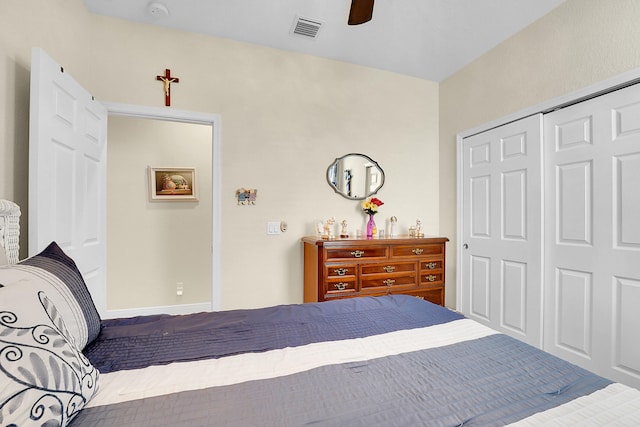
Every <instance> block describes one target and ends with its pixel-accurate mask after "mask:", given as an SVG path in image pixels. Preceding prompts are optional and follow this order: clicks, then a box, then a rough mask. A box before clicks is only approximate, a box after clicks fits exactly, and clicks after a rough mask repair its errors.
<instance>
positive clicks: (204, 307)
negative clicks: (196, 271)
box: [102, 302, 211, 319]
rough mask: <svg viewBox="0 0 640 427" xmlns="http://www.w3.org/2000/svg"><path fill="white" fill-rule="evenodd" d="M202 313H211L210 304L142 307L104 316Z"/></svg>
mask: <svg viewBox="0 0 640 427" xmlns="http://www.w3.org/2000/svg"><path fill="white" fill-rule="evenodd" d="M201 311H211V303H210V302H199V303H195V304H179V305H165V306H157V307H140V308H125V309H122V310H107V313H106V314H105V315H104V316H102V318H103V319H115V318H120V317H135V316H149V315H152V314H174V315H175V314H191V313H199V312H201Z"/></svg>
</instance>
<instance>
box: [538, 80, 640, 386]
mask: <svg viewBox="0 0 640 427" xmlns="http://www.w3.org/2000/svg"><path fill="white" fill-rule="evenodd" d="M544 127H545V141H546V142H547V144H546V146H545V153H546V154H545V163H546V172H545V175H546V176H545V183H546V184H545V194H546V195H547V196H546V198H545V199H546V200H547V205H546V209H545V211H546V213H545V217H546V221H547V227H546V232H545V234H546V248H545V264H546V268H545V271H546V273H545V274H546V277H545V313H544V316H545V343H544V349H545V350H547V351H549V352H551V353H553V354H556V355H558V356H560V357H562V358H563V359H566V360H569V361H571V362H573V363H576V364H578V365H580V366H583V367H585V368H587V369H589V370H591V371H594V372H596V373H599V374H601V375H603V376H606V377H608V378H611V379H614V380H617V381H621V382H625V383H627V384H630V385H632V386H635V387H640V339H638V331H639V330H640V314H639V311H638V307H640V87H639V85H635V86H631V87H629V88H626V89H622V90H618V91H616V92H612V93H610V94H607V95H603V96H600V97H597V98H594V99H592V100H589V101H584V102H581V103H578V104H576V105H573V106H571V107H567V108H564V109H561V110H558V111H555V112H553V113H550V114H548V115H546V117H545V122H544Z"/></svg>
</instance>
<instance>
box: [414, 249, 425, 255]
mask: <svg viewBox="0 0 640 427" xmlns="http://www.w3.org/2000/svg"><path fill="white" fill-rule="evenodd" d="M411 252H413V253H414V254H415V255H422V252H424V249H420V248H416V249H414V250H412V251H411Z"/></svg>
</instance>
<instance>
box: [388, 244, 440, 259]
mask: <svg viewBox="0 0 640 427" xmlns="http://www.w3.org/2000/svg"><path fill="white" fill-rule="evenodd" d="M443 254H444V245H440V244H435V245H434V244H431V245H430V244H415V245H398V246H392V247H391V257H392V258H399V257H402V258H405V257H418V256H425V255H443Z"/></svg>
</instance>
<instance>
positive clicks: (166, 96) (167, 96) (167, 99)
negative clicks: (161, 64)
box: [156, 68, 180, 107]
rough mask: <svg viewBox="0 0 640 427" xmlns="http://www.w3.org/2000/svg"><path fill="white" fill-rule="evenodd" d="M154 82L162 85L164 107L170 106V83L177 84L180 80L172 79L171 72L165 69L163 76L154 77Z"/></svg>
mask: <svg viewBox="0 0 640 427" xmlns="http://www.w3.org/2000/svg"><path fill="white" fill-rule="evenodd" d="M156 80H158V81H161V82H162V83H164V105H166V106H167V107H169V106H170V105H171V83H178V82H179V81H180V79H179V78H177V77H172V76H171V70H170V69H168V68H167V69H165V70H164V76H156Z"/></svg>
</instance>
